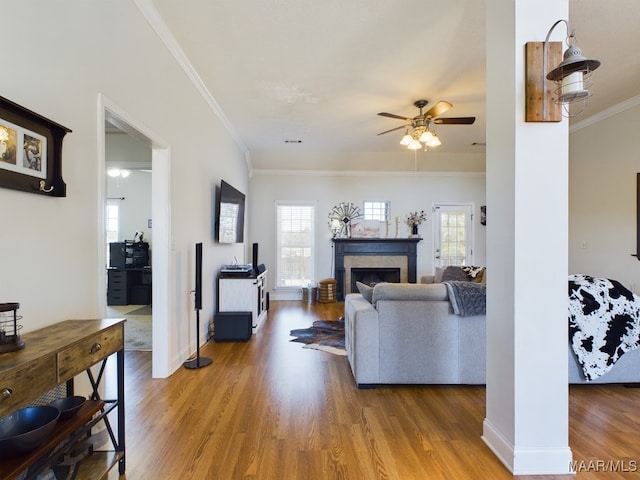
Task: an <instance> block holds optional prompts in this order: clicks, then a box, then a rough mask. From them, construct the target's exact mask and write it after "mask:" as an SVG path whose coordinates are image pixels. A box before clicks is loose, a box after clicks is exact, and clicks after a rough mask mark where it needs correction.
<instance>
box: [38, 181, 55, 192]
mask: <svg viewBox="0 0 640 480" xmlns="http://www.w3.org/2000/svg"><path fill="white" fill-rule="evenodd" d="M46 185H47V184H46V182H45V181H44V180H40V189H39V190H40V191H41V192H44V193H49V192H52V191H53V186H51V187H49V188H45V187H46Z"/></svg>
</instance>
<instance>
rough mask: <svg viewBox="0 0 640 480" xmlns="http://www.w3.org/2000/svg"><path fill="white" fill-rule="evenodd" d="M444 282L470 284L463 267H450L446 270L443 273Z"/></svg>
mask: <svg viewBox="0 0 640 480" xmlns="http://www.w3.org/2000/svg"><path fill="white" fill-rule="evenodd" d="M442 281H443V282H451V281H454V282H468V281H469V276H468V275H467V272H465V271H464V270H463V269H462V267H454V266H451V265H450V266H448V267H447V268H445V269H444V272H442Z"/></svg>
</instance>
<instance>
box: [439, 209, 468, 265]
mask: <svg viewBox="0 0 640 480" xmlns="http://www.w3.org/2000/svg"><path fill="white" fill-rule="evenodd" d="M433 222H434V235H435V238H434V241H433V245H434V265H435V266H436V267H447V266H449V265H473V205H472V204H458V205H446V204H442V205H435V206H434V207H433Z"/></svg>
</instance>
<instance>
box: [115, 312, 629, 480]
mask: <svg viewBox="0 0 640 480" xmlns="http://www.w3.org/2000/svg"><path fill="white" fill-rule="evenodd" d="M343 306H344V305H343V304H342V303H334V304H313V305H307V304H302V303H301V302H277V301H272V302H271V310H270V311H269V315H268V319H267V321H266V323H265V325H264V326H263V328H262V330H261V331H260V332H259V333H258V334H257V335H254V336H253V338H252V339H251V340H250V341H249V342H246V343H242V342H240V343H235V342H233V343H231V342H230V343H215V342H211V343H210V344H207V345H206V346H205V347H203V348H202V349H201V355H202V356H207V357H210V358H212V359H213V364H212V365H211V366H208V367H205V368H202V369H199V370H188V369H180V370H179V371H177V372H176V373H174V374H173V375H172V376H171V377H170V378H168V379H151V353H150V352H126V408H127V411H126V415H127V432H126V438H127V474H126V477H121V478H127V479H151V478H153V479H207V480H208V479H224V480H235V479H260V480H263V479H274V480H276V479H277V480H289V479H304V480H306V479H346V480H348V479H367V480H368V479H393V480H395V479H402V480H408V479H416V480H417V479H420V480H424V479H456V480H460V479H473V480H476V479H498V480H500V479H511V478H513V477H512V475H511V474H510V473H509V472H508V471H507V469H506V468H505V467H504V466H503V465H502V463H500V461H499V460H498V459H497V458H496V457H495V456H494V455H493V453H491V451H490V450H489V449H488V447H487V446H486V445H485V444H484V442H483V441H482V439H481V438H480V437H481V434H482V421H483V419H484V415H485V389H484V387H477V386H432V387H430V386H415V387H384V388H377V389H375V390H358V389H357V388H356V387H355V385H354V382H353V377H352V376H351V372H350V370H349V366H348V363H347V359H346V357H342V356H336V355H331V354H329V353H326V352H321V351H316V350H310V349H304V348H302V345H301V344H299V343H292V342H290V341H289V340H290V339H291V337H290V336H289V331H290V330H291V329H294V328H304V327H306V326H309V325H310V324H311V322H312V321H313V320H316V319H336V318H338V317H339V316H340V315H342V309H343ZM570 416H571V422H570V434H569V435H570V446H571V448H572V451H573V455H574V461H576V462H577V465H578V466H579V467H582V468H581V470H580V471H578V473H577V474H576V475H575V477H572V476H522V477H517V478H522V479H553V478H579V479H596V478H597V479H602V478H604V479H609V478H610V479H614V478H617V479H631V478H638V477H640V473H639V472H638V471H636V470H640V389H633V388H631V389H630V388H624V387H623V386H604V387H598V386H580V387H571V393H570ZM597 462H602V463H597ZM605 469H606V470H605ZM612 470H617V471H613V472H612ZM110 478H111V477H110ZM115 478H117V474H116V475H115Z"/></svg>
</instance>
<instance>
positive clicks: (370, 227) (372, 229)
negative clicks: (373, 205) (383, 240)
mask: <svg viewBox="0 0 640 480" xmlns="http://www.w3.org/2000/svg"><path fill="white" fill-rule="evenodd" d="M380 223H381V222H380V220H360V221H358V223H355V222H354V223H353V224H352V225H351V236H352V237H353V238H380Z"/></svg>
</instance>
